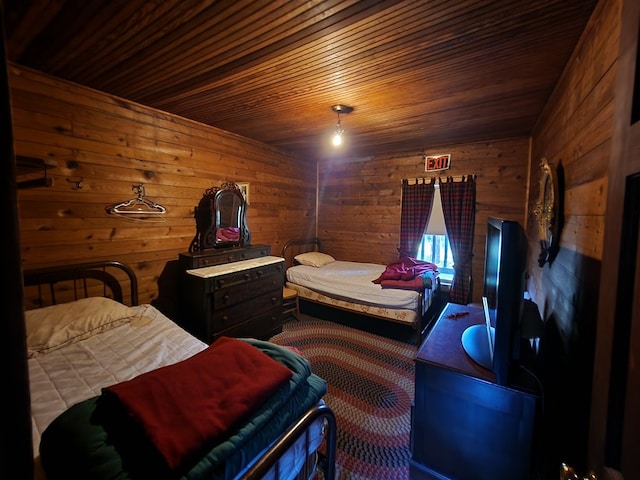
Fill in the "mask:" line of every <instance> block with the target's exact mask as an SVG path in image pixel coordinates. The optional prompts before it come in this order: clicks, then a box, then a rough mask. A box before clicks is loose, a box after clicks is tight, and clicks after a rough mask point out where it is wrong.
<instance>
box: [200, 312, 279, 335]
mask: <svg viewBox="0 0 640 480" xmlns="http://www.w3.org/2000/svg"><path fill="white" fill-rule="evenodd" d="M281 331H282V320H281V318H280V309H279V308H276V309H274V310H270V311H266V312H263V313H261V314H260V315H258V316H256V317H253V318H251V319H250V320H246V321H243V322H239V323H236V324H234V325H231V326H230V327H228V328H226V329H224V330H216V332H215V333H214V334H213V335H212V338H211V341H214V340H215V339H216V338H218V337H221V336H223V335H224V336H226V337H236V338H238V337H252V338H265V339H266V338H269V337H272V336H273V335H275V334H276V333H279V332H281Z"/></svg>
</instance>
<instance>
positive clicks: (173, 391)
mask: <svg viewBox="0 0 640 480" xmlns="http://www.w3.org/2000/svg"><path fill="white" fill-rule="evenodd" d="M291 376H292V372H291V370H289V369H288V368H287V367H285V366H284V365H282V364H280V363H279V362H277V361H276V360H273V359H272V358H271V357H269V356H268V355H266V354H265V353H263V352H261V351H260V350H258V349H257V348H255V347H254V346H253V345H249V344H248V343H246V342H243V341H241V340H236V339H232V338H227V337H221V338H220V339H218V340H217V341H215V342H214V343H213V344H211V345H210V346H209V347H208V348H207V349H205V350H203V351H202V352H200V353H198V354H196V355H194V356H193V357H191V358H188V359H187V360H184V361H182V362H178V363H176V364H174V365H170V366H167V367H162V368H159V369H157V370H153V371H151V372H148V373H145V374H143V375H140V376H138V377H136V378H134V379H132V380H129V381H127V382H122V383H119V384H116V385H113V386H111V387H107V388H105V389H104V391H105V392H106V393H111V394H114V395H116V396H117V397H118V399H119V400H120V402H121V403H122V404H123V405H124V407H125V408H126V410H127V411H128V412H129V413H130V415H132V417H133V418H134V419H136V420H137V421H138V422H139V423H140V424H141V425H142V427H143V428H144V431H145V432H146V434H147V435H148V436H149V438H150V439H151V441H152V442H153V444H154V445H155V446H156V448H157V449H158V450H159V451H160V453H161V454H162V455H163V457H164V458H165V460H166V461H167V464H168V465H169V467H170V468H171V469H176V468H178V467H180V466H182V465H183V464H184V463H185V462H187V461H191V460H193V458H192V457H193V456H194V455H197V454H199V453H201V451H202V450H203V448H205V447H206V446H211V445H215V444H216V443H218V441H219V440H221V439H223V438H224V437H225V435H227V434H228V433H229V432H230V431H231V429H233V428H234V427H237V426H238V425H239V424H241V423H242V422H243V420H246V419H247V418H248V417H249V416H250V415H251V413H252V412H253V411H254V410H255V409H256V408H257V407H259V406H260V405H261V404H262V403H263V402H264V400H265V399H267V398H268V397H269V396H270V395H271V394H273V393H274V392H275V391H276V390H277V389H278V388H279V387H280V386H281V385H283V384H284V383H286V382H287V381H288V380H289V379H290V378H291Z"/></svg>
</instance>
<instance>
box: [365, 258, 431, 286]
mask: <svg viewBox="0 0 640 480" xmlns="http://www.w3.org/2000/svg"><path fill="white" fill-rule="evenodd" d="M437 271H438V266H437V265H436V264H435V263H431V262H425V261H422V260H417V259H415V258H412V257H403V258H399V259H398V260H396V261H394V262H391V263H389V264H388V265H387V266H386V268H385V270H384V272H382V274H381V275H380V276H379V277H378V278H376V279H375V280H373V283H377V284H380V285H381V286H382V288H400V289H404V290H418V291H420V290H423V289H424V287H425V285H426V283H427V282H425V278H424V276H425V275H431V274H432V273H436V272H437Z"/></svg>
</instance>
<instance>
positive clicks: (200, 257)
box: [179, 245, 271, 270]
mask: <svg viewBox="0 0 640 480" xmlns="http://www.w3.org/2000/svg"><path fill="white" fill-rule="evenodd" d="M267 255H271V247H270V246H269V245H250V246H246V247H239V248H236V247H229V248H221V249H211V250H204V251H201V252H187V253H181V254H180V255H179V259H180V266H181V267H182V269H184V270H190V269H192V268H202V267H209V266H211V265H220V264H223V263H230V262H238V261H240V260H248V259H250V258H259V257H266V256H267Z"/></svg>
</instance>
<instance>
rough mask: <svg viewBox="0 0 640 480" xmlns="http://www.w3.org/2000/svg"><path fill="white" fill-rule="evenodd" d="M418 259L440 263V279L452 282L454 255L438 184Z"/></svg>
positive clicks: (446, 282)
mask: <svg viewBox="0 0 640 480" xmlns="http://www.w3.org/2000/svg"><path fill="white" fill-rule="evenodd" d="M417 259H418V260H424V261H426V262H431V263H435V264H436V265H438V270H439V272H440V281H441V282H442V283H444V284H449V283H451V279H452V278H453V255H452V254H451V245H449V238H448V237H447V229H446V228H445V224H444V215H443V213H442V200H441V199H440V189H439V188H438V186H437V185H436V189H435V192H434V195H433V206H432V207H431V218H429V224H428V225H427V229H426V231H425V232H424V235H423V236H422V242H420V246H419V247H418V255H417Z"/></svg>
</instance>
